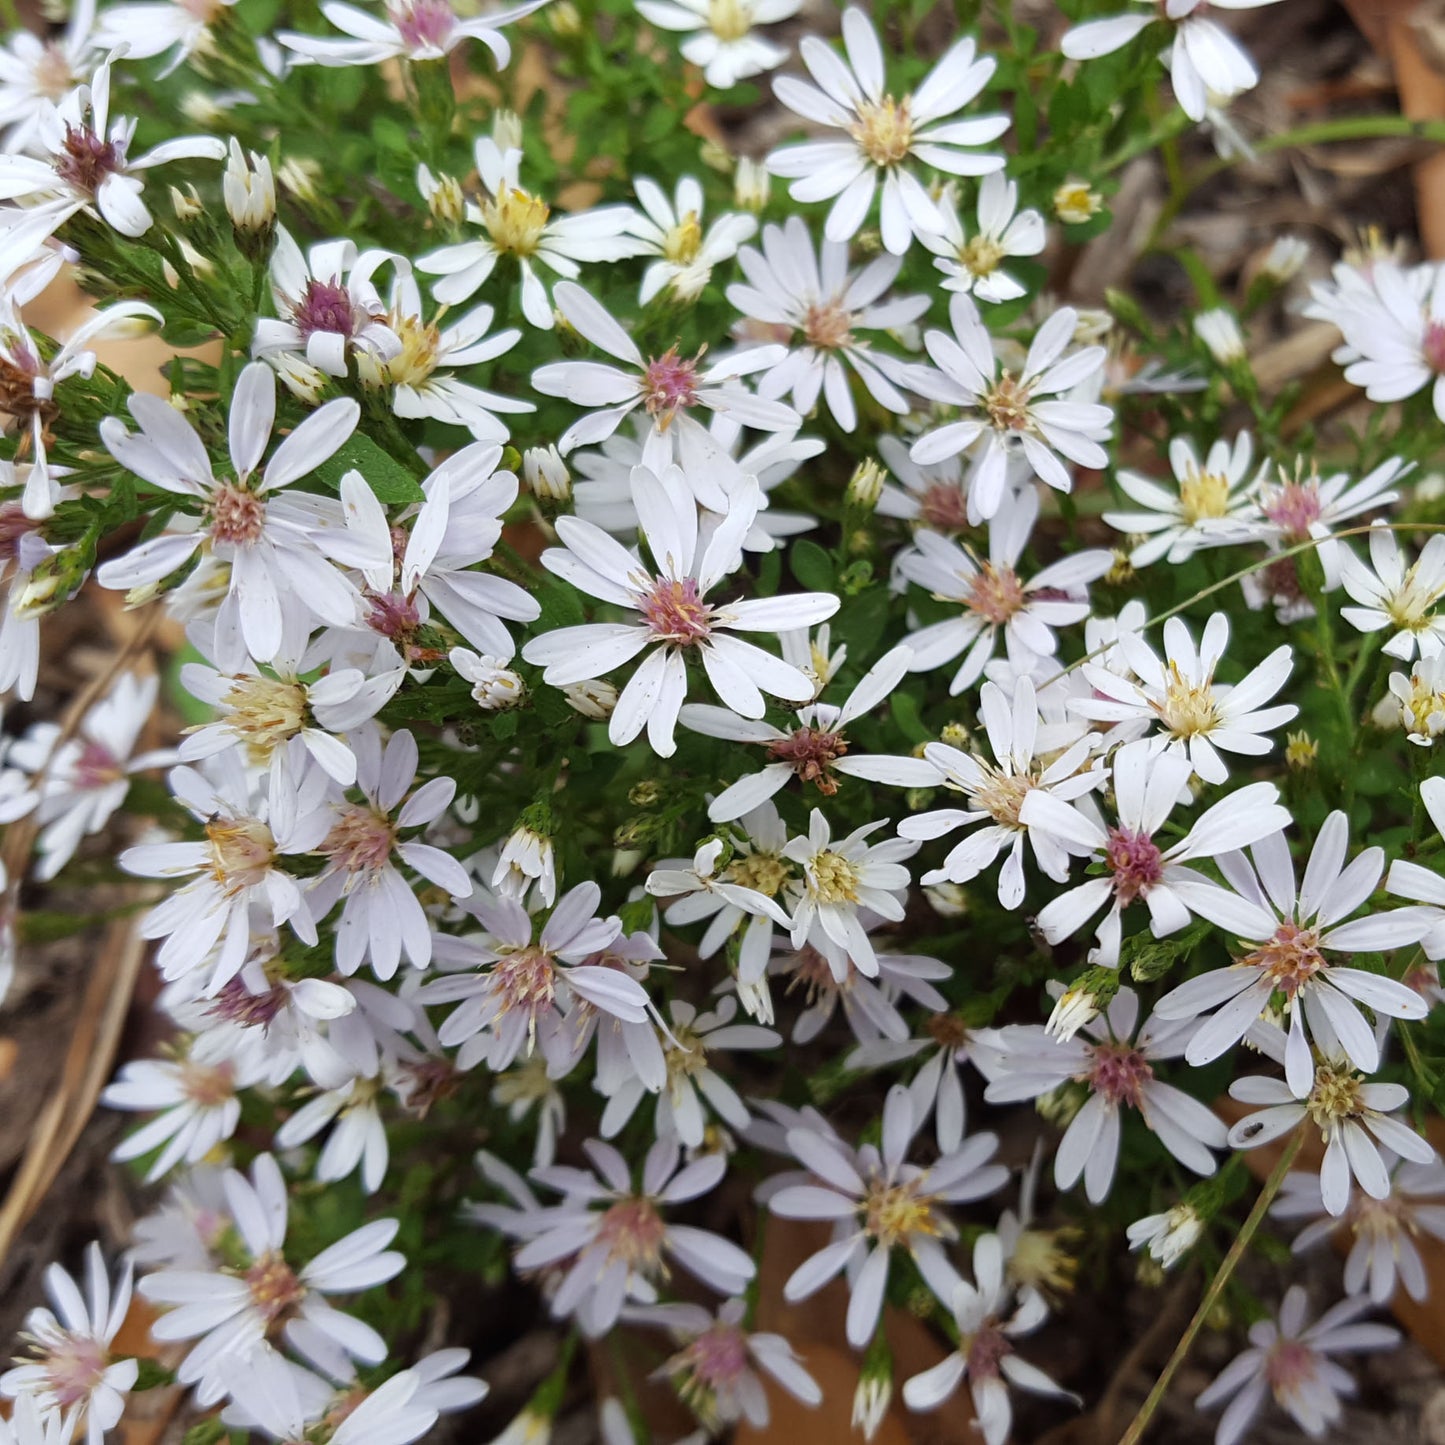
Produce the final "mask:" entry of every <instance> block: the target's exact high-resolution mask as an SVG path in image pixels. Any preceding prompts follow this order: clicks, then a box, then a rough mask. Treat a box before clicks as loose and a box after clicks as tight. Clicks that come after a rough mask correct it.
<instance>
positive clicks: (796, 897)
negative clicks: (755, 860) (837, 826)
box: [783, 808, 918, 982]
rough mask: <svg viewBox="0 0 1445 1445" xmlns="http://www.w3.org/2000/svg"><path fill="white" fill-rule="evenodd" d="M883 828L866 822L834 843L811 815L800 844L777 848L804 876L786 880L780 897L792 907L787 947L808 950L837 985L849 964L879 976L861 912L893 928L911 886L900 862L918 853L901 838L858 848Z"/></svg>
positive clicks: (822, 820)
mask: <svg viewBox="0 0 1445 1445" xmlns="http://www.w3.org/2000/svg"><path fill="white" fill-rule="evenodd" d="M883 826H884V824H883V823H882V822H877V823H865V824H864V825H863V826H862V827H861V828H855V829H854V830H853V831H852V832H851V833H849V834H848V835H847V836H846V837H843V838H838V839H834V837H833V834H832V828H831V826H830V825H829V823H828V820H827V819H826V818H825V817H824V816H823V815H822V813H820V812H819V811H818V810H817V809H816V808H814V809H813V810H812V812H811V813H809V815H808V835H807V837H806V838H793V839H791V840H790V841H789V843H788V845H787V847H786V848H784V849H783V856H784V857H786V858H790V859H792V861H793V862H794V863H796V864H798V865H799V867H801V868H802V870H803V876H802V877H801V878H794V879H791V880H790V881H789V882H788V883H787V885H786V887H785V890H784V897H785V898H786V899H787V900H788V901H789V902H791V904H792V906H793V919H792V925H791V928H790V930H789V934H790V937H791V939H792V942H793V947H794V948H800V947H802V945H803V944H804V943H805V942H806V943H810V944H812V946H813V947H814V948H816V949H817V950H818V952H819V953H821V954H822V955H823V957H824V958H826V959H827V960H828V966H829V967H830V968H831V969H832V970H833V976H834V978H836V979H838V980H839V981H840V982H841V981H842V980H843V979H844V978H846V977H847V973H848V964H849V963H850V962H851V963H852V964H853V965H854V966H855V967H856V968H857V969H858V971H859V973H862V974H864V975H866V976H867V977H869V978H875V977H877V974H878V957H877V955H876V954H875V953H874V951H873V941H872V939H870V938H869V937H868V930H867V929H866V928H865V927H864V926H863V920H862V919H861V918H860V917H859V914H860V912H861V911H862V910H863V909H867V910H868V911H869V912H871V913H874V914H876V915H877V916H878V917H879V918H885V919H888V920H889V921H891V922H894V923H897V922H899V921H901V920H902V918H903V913H904V899H905V897H906V896H907V891H908V885H909V883H910V881H911V879H910V876H909V872H908V869H907V868H905V867H904V866H903V860H904V859H905V858H911V857H912V856H913V855H914V854H915V853H916V852H917V851H918V844H917V843H915V842H913V841H912V840H911V839H908V838H890V839H888V840H886V841H885V842H882V843H868V842H866V841H865V840H866V839H867V838H868V837H869V836H870V835H871V834H873V833H876V832H877V831H878V829H879V828H881V827H883Z"/></svg>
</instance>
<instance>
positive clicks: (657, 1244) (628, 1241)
mask: <svg viewBox="0 0 1445 1445" xmlns="http://www.w3.org/2000/svg"><path fill="white" fill-rule="evenodd" d="M666 1234H667V1226H666V1225H665V1224H663V1222H662V1216H661V1215H660V1214H658V1212H657V1207H656V1206H655V1205H654V1204H653V1202H652V1201H651V1200H650V1199H647V1198H645V1197H643V1196H641V1195H635V1196H633V1197H632V1198H630V1199H620V1200H618V1202H617V1203H616V1204H614V1205H613V1206H612V1207H611V1208H610V1209H608V1210H607V1212H606V1213H605V1214H603V1216H602V1222H601V1224H600V1225H599V1226H598V1228H597V1242H598V1243H599V1244H602V1245H604V1246H605V1247H606V1249H607V1255H608V1258H609V1260H617V1261H620V1262H621V1263H623V1264H625V1265H626V1266H627V1267H628V1269H638V1268H640V1269H642V1270H643V1271H644V1272H650V1271H651V1270H653V1269H655V1268H656V1267H657V1266H658V1265H659V1264H660V1263H661V1261H662V1241H663V1239H664V1238H665V1236H666Z"/></svg>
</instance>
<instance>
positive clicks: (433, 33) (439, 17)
mask: <svg viewBox="0 0 1445 1445" xmlns="http://www.w3.org/2000/svg"><path fill="white" fill-rule="evenodd" d="M391 23H392V24H393V25H395V26H396V28H397V31H398V33H399V34H400V35H401V38H402V40H403V41H404V42H405V43H406V45H407V47H408V48H409V49H411V50H425V49H433V50H441V49H444V48H445V46H446V42H447V41H448V40H449V39H450V38H451V34H452V31H453V30H455V29H456V24H457V17H456V16H455V15H454V14H453V13H452V7H451V6H450V5H448V4H447V3H446V0H408V3H406V4H404V5H395V6H392V7H391Z"/></svg>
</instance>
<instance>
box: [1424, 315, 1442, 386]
mask: <svg viewBox="0 0 1445 1445" xmlns="http://www.w3.org/2000/svg"><path fill="white" fill-rule="evenodd" d="M1420 351H1421V353H1422V354H1423V355H1424V357H1425V365H1426V366H1428V367H1429V368H1430V370H1431V371H1433V372H1436V373H1439V372H1445V322H1440V321H1432V322H1430V324H1429V325H1428V326H1426V328H1425V338H1424V340H1423V341H1421V343H1420Z"/></svg>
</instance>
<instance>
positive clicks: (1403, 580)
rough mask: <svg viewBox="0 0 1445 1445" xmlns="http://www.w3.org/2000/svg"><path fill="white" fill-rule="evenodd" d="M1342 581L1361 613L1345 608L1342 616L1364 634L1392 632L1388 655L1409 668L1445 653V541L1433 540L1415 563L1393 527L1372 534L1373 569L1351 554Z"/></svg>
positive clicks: (1379, 524) (1344, 563)
mask: <svg viewBox="0 0 1445 1445" xmlns="http://www.w3.org/2000/svg"><path fill="white" fill-rule="evenodd" d="M1340 581H1341V582H1342V583H1343V584H1344V589H1345V591H1346V592H1348V593H1349V595H1350V596H1351V598H1353V599H1354V601H1355V602H1357V603H1359V606H1357V607H1341V608H1340V616H1341V617H1343V618H1344V619H1345V621H1346V622H1348V623H1349V624H1350V626H1351V627H1354V628H1357V629H1358V630H1359V631H1360V632H1365V633H1374V632H1388V633H1389V634H1390V635H1389V637H1388V638H1387V639H1386V641H1385V644H1384V646H1383V647H1382V649H1381V651H1383V652H1384V653H1385V654H1386V655H1387V656H1389V657H1398V658H1400V659H1402V660H1403V661H1405V662H1409V661H1410V659H1411V658H1413V657H1414V656H1415V654H1416V651H1417V650H1418V652H1419V654H1420V656H1421V657H1435V656H1437V655H1438V654H1439V653H1441V652H1442V651H1445V610H1437V609H1439V608H1440V603H1441V601H1442V600H1445V536H1440V535H1436V536H1433V537H1431V538H1430V540H1429V541H1428V542H1426V543H1425V545H1424V547H1422V548H1421V549H1420V555H1419V556H1418V557H1417V558H1416V559H1415V560H1414V562H1412V563H1410V564H1409V565H1408V566H1406V564H1405V559H1404V556H1403V554H1402V553H1401V550H1400V543H1399V541H1398V540H1397V539H1396V537H1395V533H1394V532H1393V531H1392V530H1391V529H1390V527H1389V526H1388V525H1387V524H1385V523H1383V522H1379V521H1377V522H1376V523H1375V524H1374V525H1373V526H1372V527H1371V528H1370V561H1369V564H1368V565H1367V564H1366V563H1364V562H1362V561H1361V560H1360V559H1359V558H1358V557H1357V556H1355V554H1354V553H1353V552H1351V551H1349V550H1348V549H1347V550H1345V552H1344V553H1343V555H1342V556H1341V558H1340Z"/></svg>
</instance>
